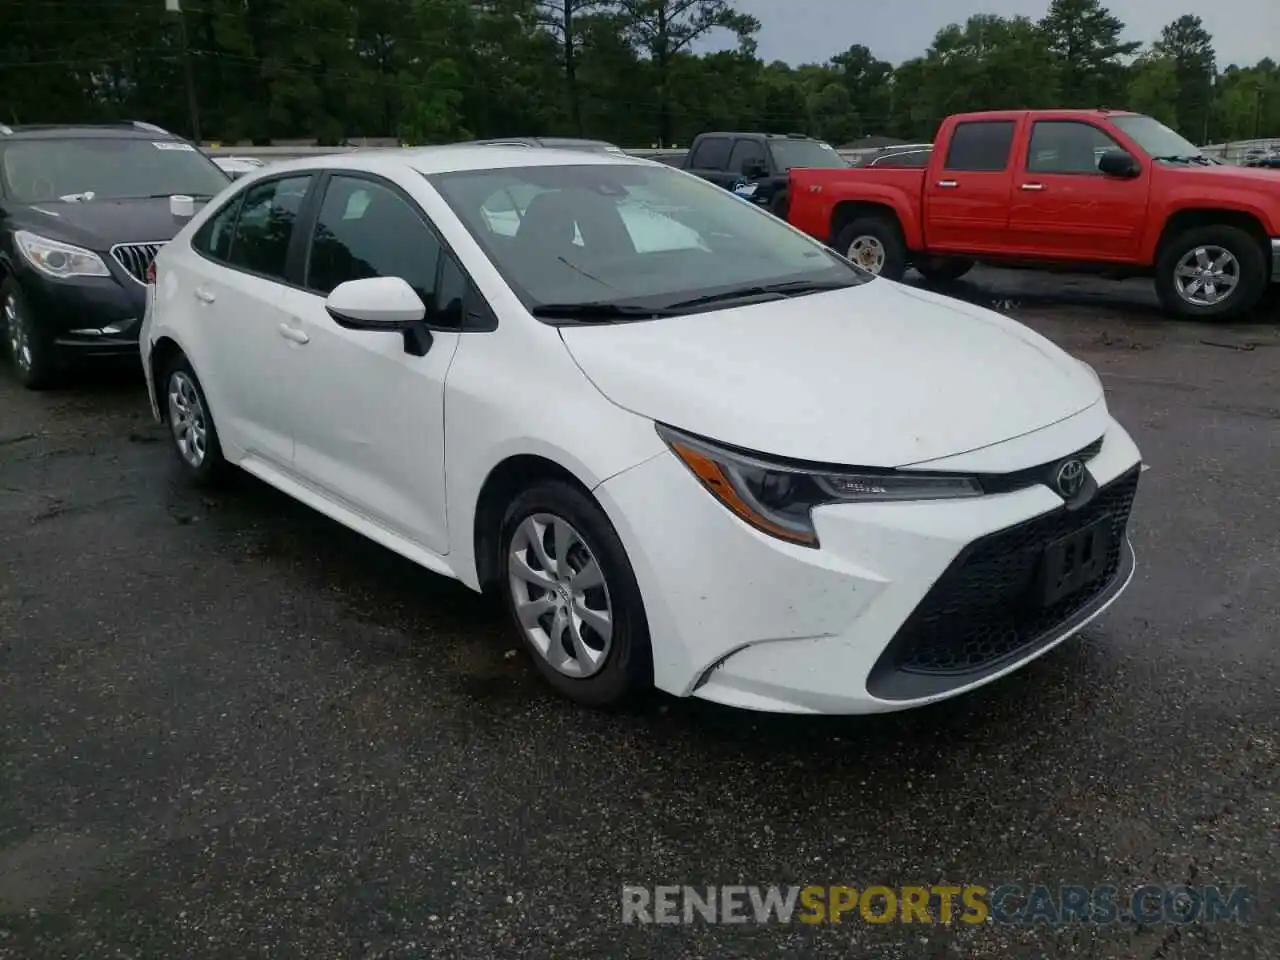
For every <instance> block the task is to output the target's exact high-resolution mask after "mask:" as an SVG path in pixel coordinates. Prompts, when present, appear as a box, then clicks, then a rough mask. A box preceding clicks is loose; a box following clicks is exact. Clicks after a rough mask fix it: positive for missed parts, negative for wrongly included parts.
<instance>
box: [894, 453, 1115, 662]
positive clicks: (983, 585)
mask: <svg viewBox="0 0 1280 960" xmlns="http://www.w3.org/2000/svg"><path fill="white" fill-rule="evenodd" d="M1139 473H1140V468H1139V467H1135V468H1134V469H1133V470H1132V471H1130V472H1129V473H1126V474H1124V475H1123V476H1121V477H1120V478H1118V479H1116V480H1114V481H1112V482H1111V483H1109V484H1108V485H1107V486H1105V487H1103V488H1101V489H1100V490H1099V491H1098V493H1097V494H1096V496H1095V497H1094V498H1093V500H1091V501H1090V502H1089V503H1088V504H1087V505H1085V506H1083V507H1081V508H1079V509H1077V510H1069V509H1068V508H1067V507H1066V506H1063V507H1062V508H1060V509H1058V510H1056V511H1054V512H1053V513H1050V514H1046V515H1044V516H1041V517H1037V518H1036V519H1034V520H1030V521H1028V522H1026V523H1022V524H1019V525H1018V526H1016V527H1010V528H1009V529H1007V530H1002V531H1000V532H998V533H994V534H991V535H990V536H987V537H984V538H982V539H981V540H977V541H975V542H974V543H972V544H970V546H969V547H968V548H967V549H966V550H965V551H964V552H962V553H961V555H960V556H959V557H957V558H956V560H955V561H954V562H953V563H952V564H951V566H950V567H948V568H947V570H946V572H945V573H943V575H942V576H941V577H939V578H938V582H937V583H935V584H934V586H933V588H932V589H931V590H930V591H929V593H928V594H927V595H926V596H925V598H924V600H923V601H921V603H920V605H919V606H918V607H916V609H915V611H914V612H913V613H912V614H911V616H910V617H908V618H907V621H906V623H904V624H903V625H902V627H901V629H899V631H898V633H897V634H896V635H895V636H894V638H893V641H892V642H891V643H890V644H889V646H888V648H887V649H886V650H885V653H884V655H883V656H882V657H881V660H880V662H879V663H877V665H876V669H875V670H874V671H873V679H874V676H875V675H879V676H881V677H883V676H884V675H885V674H886V673H895V672H896V673H899V674H900V673H909V674H917V675H920V674H924V675H931V676H933V677H939V678H940V677H955V678H957V680H959V679H960V678H962V677H965V678H967V677H969V676H971V675H972V674H974V673H978V672H986V671H989V670H991V669H994V667H995V666H996V665H998V664H1000V663H1002V662H1003V661H1006V660H1009V659H1011V658H1013V657H1014V656H1015V655H1016V654H1018V653H1020V652H1022V651H1023V650H1025V649H1027V648H1029V647H1031V646H1033V645H1034V644H1035V643H1036V642H1037V641H1040V640H1044V639H1046V637H1048V636H1050V635H1052V634H1054V633H1055V631H1056V629H1057V628H1059V627H1061V626H1063V625H1064V624H1066V622H1067V621H1069V620H1070V619H1071V618H1072V617H1074V616H1076V615H1077V614H1079V613H1081V611H1083V610H1084V609H1085V608H1086V607H1087V606H1088V605H1089V604H1090V603H1091V602H1092V601H1094V600H1097V599H1098V598H1099V597H1100V596H1101V595H1102V594H1103V593H1104V592H1105V591H1106V590H1107V589H1108V588H1109V587H1110V586H1111V585H1112V582H1113V581H1114V580H1115V579H1116V577H1117V574H1118V573H1119V572H1120V565H1121V559H1122V557H1123V556H1124V551H1125V549H1126V546H1125V535H1126V529H1127V526H1128V522H1129V513H1130V511H1131V510H1132V508H1133V499H1134V495H1135V494H1136V493H1137V489H1138V475H1139ZM1105 517H1109V518H1110V520H1111V534H1112V537H1111V547H1110V551H1109V554H1108V556H1107V558H1106V562H1105V565H1104V568H1103V572H1102V575H1101V576H1099V577H1098V578H1097V579H1096V580H1094V581H1093V582H1092V583H1090V584H1089V585H1087V586H1085V587H1083V588H1082V589H1080V590H1079V591H1077V592H1076V593H1073V594H1070V595H1068V596H1066V597H1064V598H1063V599H1061V600H1060V601H1058V602H1057V603H1055V604H1053V605H1052V606H1048V607H1046V606H1043V605H1041V604H1039V603H1038V602H1037V593H1036V588H1037V575H1038V573H1039V565H1040V561H1041V557H1042V555H1043V553H1044V550H1045V548H1046V547H1048V546H1049V545H1050V544H1051V543H1053V542H1054V541H1056V540H1058V539H1060V538H1062V537H1065V536H1067V535H1068V534H1070V533H1073V532H1075V531H1077V530H1082V529H1084V528H1085V527H1087V526H1089V525H1090V524H1093V523H1095V522H1096V521H1099V520H1102V519H1103V518H1105ZM962 682H963V681H962Z"/></svg>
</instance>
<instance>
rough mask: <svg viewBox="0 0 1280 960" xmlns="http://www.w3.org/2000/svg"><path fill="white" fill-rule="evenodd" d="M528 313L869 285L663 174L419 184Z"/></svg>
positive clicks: (665, 170) (788, 232) (488, 177)
mask: <svg viewBox="0 0 1280 960" xmlns="http://www.w3.org/2000/svg"><path fill="white" fill-rule="evenodd" d="M429 179H430V180H431V182H432V183H433V184H434V185H435V186H436V188H437V189H438V190H439V191H440V193H441V195H442V196H443V197H444V199H445V201H446V202H447V203H448V204H449V206H450V207H451V208H452V209H453V211H454V213H455V214H457V216H458V218H459V219H460V220H461V221H462V222H463V224H464V225H465V226H466V228H467V229H468V230H469V231H470V232H471V234H472V235H473V236H474V237H475V239H476V241H477V242H478V243H479V244H480V246H481V247H483V248H484V250H485V252H486V253H487V254H488V255H489V258H490V259H491V260H492V261H493V264H494V266H495V267H496V268H497V270H498V271H499V273H501V274H502V275H503V277H504V279H506V281H507V282H508V283H509V284H510V285H511V287H512V288H513V289H514V290H515V291H516V293H517V295H519V296H520V298H521V299H522V300H523V301H524V303H525V305H526V306H527V307H529V308H530V309H531V310H535V312H536V311H537V310H538V308H539V307H543V306H547V305H556V306H559V307H566V306H568V307H573V306H575V305H576V306H591V305H598V304H601V303H602V302H608V303H609V304H610V305H611V306H617V305H619V304H626V305H630V306H634V307H635V308H637V309H639V308H652V309H655V310H661V309H664V308H668V307H671V306H673V305H676V304H681V305H686V302H687V301H690V300H696V299H699V298H703V297H708V296H710V297H713V298H715V299H716V300H717V301H723V300H728V299H731V298H732V297H733V295H734V293H735V291H741V292H742V293H743V295H747V296H749V295H752V293H751V291H755V292H757V293H758V292H759V291H760V288H761V287H762V286H766V285H770V284H787V285H788V287H789V288H790V291H791V292H793V293H795V292H807V288H806V287H805V285H806V284H809V285H819V286H851V285H853V284H857V283H861V282H865V281H866V280H869V279H870V275H869V274H866V273H863V272H861V271H859V270H858V269H857V268H855V267H853V266H852V265H851V264H849V263H848V261H846V260H843V259H841V258H839V257H837V256H835V255H834V254H832V253H830V252H829V251H827V250H826V248H824V247H823V246H822V245H821V244H819V243H818V242H817V241H814V240H810V239H809V238H808V237H805V236H804V235H802V234H800V233H797V232H796V231H795V230H793V229H791V228H790V227H788V226H787V225H786V224H785V223H783V222H782V221H780V220H778V219H777V218H775V217H774V216H773V215H771V214H769V213H766V212H765V211H763V210H761V209H760V208H758V207H756V206H755V205H754V204H750V203H744V202H743V201H742V200H741V199H740V198H738V197H735V196H734V195H733V194H732V193H730V192H729V191H728V190H725V189H723V188H722V187H718V186H714V185H712V184H710V183H708V182H707V181H705V180H701V179H698V178H697V177H693V176H690V175H688V174H685V173H682V172H680V171H678V170H673V169H671V168H670V167H666V166H660V165H652V166H650V165H648V164H645V165H641V164H623V163H608V164H603V163H601V164H590V165H586V164H584V165H560V164H556V165H548V166H531V167H516V168H505V169H497V170H465V171H456V172H451V173H443V174H435V175H433V176H431V177H429Z"/></svg>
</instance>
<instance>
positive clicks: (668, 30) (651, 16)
mask: <svg viewBox="0 0 1280 960" xmlns="http://www.w3.org/2000/svg"><path fill="white" fill-rule="evenodd" d="M619 6H620V8H621V10H622V12H623V15H624V16H625V18H626V23H627V27H628V33H629V34H630V36H631V38H632V40H633V42H634V43H635V44H636V45H637V46H638V47H639V48H640V50H641V51H642V52H643V53H644V54H645V55H646V56H647V57H648V58H649V59H651V60H652V61H653V64H654V67H655V80H656V81H657V88H658V89H657V95H658V143H659V144H666V143H669V142H670V141H671V108H670V103H671V100H670V89H669V87H668V80H669V78H670V68H671V61H672V58H673V57H675V56H676V55H677V54H679V53H681V52H682V51H684V50H687V49H688V48H689V46H690V45H691V44H692V43H693V42H694V41H695V40H697V39H699V38H700V37H703V36H705V35H706V34H708V33H710V32H711V31H712V30H715V29H716V28H723V29H727V30H732V31H733V32H734V33H736V34H737V35H738V38H739V41H740V42H743V43H746V42H748V41H749V40H750V38H751V35H752V34H754V33H756V31H758V30H759V29H760V21H758V20H757V19H756V18H755V17H752V16H748V15H747V14H744V13H739V12H738V11H737V10H735V9H734V8H733V7H732V6H731V5H730V4H729V2H728V0H619Z"/></svg>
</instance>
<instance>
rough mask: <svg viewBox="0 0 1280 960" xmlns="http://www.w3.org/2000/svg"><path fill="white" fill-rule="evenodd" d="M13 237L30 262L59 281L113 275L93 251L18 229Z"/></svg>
mask: <svg viewBox="0 0 1280 960" xmlns="http://www.w3.org/2000/svg"><path fill="white" fill-rule="evenodd" d="M13 237H14V239H15V240H16V241H17V243H18V249H19V250H20V251H22V255H23V256H24V257H26V259H27V262H28V263H30V264H31V265H32V266H33V267H35V268H36V269H37V270H39V271H40V272H41V273H43V274H45V275H46V276H49V277H53V278H54V279H57V280H65V279H67V278H68V277H109V276H111V271H110V270H108V269H107V265H106V264H105V263H103V262H102V258H101V257H100V256H98V255H97V254H96V253H94V252H93V251H92V250H86V249H85V248H84V247H77V246H75V245H74V244H70V243H63V242H62V241H61V240H50V239H49V238H48V237H42V236H40V235H39V234H35V233H28V232H27V231H26V230H18V231H17V232H15V233H14V235H13Z"/></svg>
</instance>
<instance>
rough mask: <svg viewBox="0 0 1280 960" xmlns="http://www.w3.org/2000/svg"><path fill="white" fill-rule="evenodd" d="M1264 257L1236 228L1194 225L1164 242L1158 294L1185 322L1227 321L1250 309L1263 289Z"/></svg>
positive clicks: (1157, 282)
mask: <svg viewBox="0 0 1280 960" xmlns="http://www.w3.org/2000/svg"><path fill="white" fill-rule="evenodd" d="M1267 280H1268V277H1267V258H1266V255H1265V254H1264V253H1263V251H1262V247H1261V245H1260V244H1259V243H1258V241H1257V240H1256V239H1254V238H1253V237H1252V236H1250V235H1249V234H1248V233H1246V232H1245V231H1244V230H1241V229H1239V228H1238V227H1230V226H1225V225H1211V226H1207V227H1193V228H1192V229H1190V230H1186V231H1184V232H1182V233H1180V234H1178V235H1177V236H1175V237H1173V238H1172V239H1171V240H1169V241H1168V242H1167V243H1165V244H1164V246H1163V248H1162V249H1161V252H1160V256H1159V258H1158V259H1157V261H1156V293H1157V295H1159V297H1160V302H1161V304H1162V305H1163V306H1164V308H1165V309H1166V310H1167V311H1169V312H1170V313H1171V314H1173V315H1174V316H1176V317H1181V318H1182V319H1185V320H1230V319H1234V318H1236V317H1239V316H1241V315H1243V314H1245V313H1247V312H1248V311H1249V310H1251V309H1252V308H1253V306H1254V305H1255V304H1256V303H1257V302H1258V301H1259V300H1260V299H1261V298H1262V294H1263V293H1264V292H1265V290H1266V287H1267Z"/></svg>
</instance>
